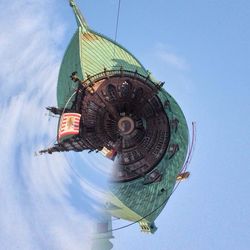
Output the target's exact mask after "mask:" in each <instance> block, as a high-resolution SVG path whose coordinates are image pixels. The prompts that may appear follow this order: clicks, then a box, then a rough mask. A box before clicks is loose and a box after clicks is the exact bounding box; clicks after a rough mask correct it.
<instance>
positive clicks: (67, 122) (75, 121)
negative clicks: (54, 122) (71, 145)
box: [58, 113, 81, 141]
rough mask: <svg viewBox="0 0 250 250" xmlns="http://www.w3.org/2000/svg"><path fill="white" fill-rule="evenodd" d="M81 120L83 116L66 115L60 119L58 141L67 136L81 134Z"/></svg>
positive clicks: (75, 114)
mask: <svg viewBox="0 0 250 250" xmlns="http://www.w3.org/2000/svg"><path fill="white" fill-rule="evenodd" d="M80 119H81V114H78V113H64V114H63V115H62V116H61V118H60V125H59V130H58V141H60V140H61V139H62V138H63V137H65V136H68V135H77V134H79V130H80V127H79V126H80Z"/></svg>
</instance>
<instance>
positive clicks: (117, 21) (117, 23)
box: [113, 0, 121, 59]
mask: <svg viewBox="0 0 250 250" xmlns="http://www.w3.org/2000/svg"><path fill="white" fill-rule="evenodd" d="M120 9H121V0H119V2H118V10H117V16H116V25H115V43H114V55H113V59H114V58H115V49H116V41H117V34H118V27H119V20H120Z"/></svg>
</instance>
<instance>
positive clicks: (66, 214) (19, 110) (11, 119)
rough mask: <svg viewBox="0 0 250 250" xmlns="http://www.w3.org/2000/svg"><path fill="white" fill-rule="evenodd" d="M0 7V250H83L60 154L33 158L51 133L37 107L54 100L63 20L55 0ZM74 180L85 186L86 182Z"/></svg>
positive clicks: (85, 224)
mask: <svg viewBox="0 0 250 250" xmlns="http://www.w3.org/2000/svg"><path fill="white" fill-rule="evenodd" d="M0 9H1V23H0V29H1V34H0V48H1V49H0V63H1V67H0V92H1V93H2V94H3V97H2V99H1V100H0V105H1V109H0V120H1V123H0V137H1V140H0V150H1V151H0V159H1V175H0V197H1V202H0V245H1V247H0V248H1V249H8V250H12V249H13V250H14V249H27V250H29V249H32V250H35V249H51V250H56V249H58V250H59V249H60V250H70V249H74V250H77V249H84V250H87V249H89V248H90V245H91V234H90V233H91V231H92V226H93V222H92V220H91V217H90V215H89V214H88V211H87V210H86V211H84V208H83V210H81V211H79V210H78V208H77V207H75V206H74V205H73V202H74V201H75V200H76V201H77V199H78V198H79V197H74V196H73V195H72V192H71V189H70V186H71V185H73V184H75V183H73V182H74V181H75V182H76V180H75V179H74V176H73V174H72V171H71V169H70V168H69V166H68V164H67V161H66V159H65V157H64V155H61V154H55V155H52V156H43V157H34V151H36V150H38V149H41V148H43V147H44V145H43V144H44V142H45V141H49V140H51V138H54V137H55V131H56V122H57V121H56V120H52V121H51V122H50V123H48V118H47V117H46V116H44V113H45V111H44V107H46V106H48V105H55V103H56V99H55V98H56V92H55V91H56V81H57V74H58V69H59V65H60V60H61V53H62V51H59V50H58V47H57V44H58V43H60V39H61V38H62V37H63V34H64V23H63V21H62V20H61V19H62V18H60V16H57V11H56V6H55V1H48V0H43V1H42V0H39V1H29V0H22V1H19V0H13V1H11V3H8V4H4V3H3V1H2V2H1V3H0ZM57 39H58V40H57ZM78 181H79V180H78ZM75 185H76V186H77V185H78V186H77V188H78V191H79V193H80V192H82V191H84V190H88V192H91V190H93V187H91V185H88V182H87V179H86V183H78V184H77V183H76V184H75ZM93 195H94V196H95V195H97V196H98V194H93ZM93 207H94V206H93ZM86 229H87V230H86ZM87 232H89V233H87Z"/></svg>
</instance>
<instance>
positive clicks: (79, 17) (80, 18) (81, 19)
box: [69, 0, 88, 30]
mask: <svg viewBox="0 0 250 250" xmlns="http://www.w3.org/2000/svg"><path fill="white" fill-rule="evenodd" d="M69 4H70V6H71V7H72V9H73V11H74V14H75V17H76V22H77V25H78V26H79V27H82V28H83V29H85V30H87V29H88V24H87V22H86V21H85V19H84V17H83V15H82V13H81V11H80V10H79V8H78V7H77V5H76V4H75V0H69Z"/></svg>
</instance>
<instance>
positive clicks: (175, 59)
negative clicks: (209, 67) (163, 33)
mask: <svg viewBox="0 0 250 250" xmlns="http://www.w3.org/2000/svg"><path fill="white" fill-rule="evenodd" d="M155 54H156V56H157V57H158V58H159V59H160V60H161V61H162V62H165V63H166V64H168V65H170V66H173V67H175V68H176V69H179V70H187V69H189V64H188V63H187V61H186V59H185V58H184V57H182V56H180V55H177V54H175V53H173V52H172V51H170V50H169V49H167V48H166V46H164V45H163V44H158V45H157V46H156V49H155Z"/></svg>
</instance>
